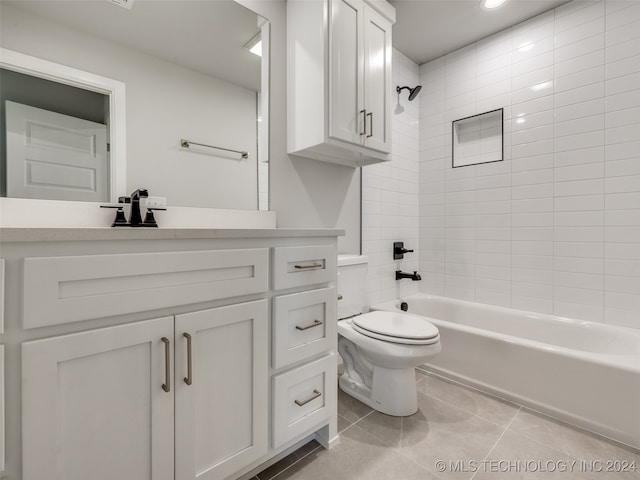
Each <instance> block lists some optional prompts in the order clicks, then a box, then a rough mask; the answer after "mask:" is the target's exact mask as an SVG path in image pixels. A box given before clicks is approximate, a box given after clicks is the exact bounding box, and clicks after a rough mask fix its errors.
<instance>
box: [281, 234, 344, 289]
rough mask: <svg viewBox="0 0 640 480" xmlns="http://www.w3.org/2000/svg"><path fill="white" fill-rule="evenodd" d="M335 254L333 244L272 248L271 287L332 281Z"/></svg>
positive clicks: (334, 271)
mask: <svg viewBox="0 0 640 480" xmlns="http://www.w3.org/2000/svg"><path fill="white" fill-rule="evenodd" d="M336 262H337V254H336V249H335V246H333V245H314V246H308V247H278V248H274V249H273V287H274V289H276V290H280V289H283V288H292V287H301V286H305V285H314V284H318V283H326V282H332V281H334V280H335V278H336Z"/></svg>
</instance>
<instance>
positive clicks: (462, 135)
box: [451, 108, 504, 168]
mask: <svg viewBox="0 0 640 480" xmlns="http://www.w3.org/2000/svg"><path fill="white" fill-rule="evenodd" d="M451 125H452V135H453V157H452V158H453V162H452V166H453V168H456V167H466V166H469V165H478V164H480V163H490V162H500V161H502V160H503V155H502V152H503V145H504V142H503V135H502V134H503V131H502V128H503V109H502V108H500V109H498V110H492V111H490V112H486V113H481V114H479V115H473V116H472V117H466V118H461V119H460V120H454V121H453V122H452V124H451Z"/></svg>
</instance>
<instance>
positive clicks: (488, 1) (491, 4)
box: [481, 0, 507, 10]
mask: <svg viewBox="0 0 640 480" xmlns="http://www.w3.org/2000/svg"><path fill="white" fill-rule="evenodd" d="M505 3H507V0H482V1H481V4H482V7H483V8H486V9H487V10H492V9H494V8H498V7H501V6H502V5H504V4H505Z"/></svg>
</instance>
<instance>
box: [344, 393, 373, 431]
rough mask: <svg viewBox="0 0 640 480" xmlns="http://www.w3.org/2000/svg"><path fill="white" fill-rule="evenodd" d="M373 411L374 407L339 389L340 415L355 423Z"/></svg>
mask: <svg viewBox="0 0 640 480" xmlns="http://www.w3.org/2000/svg"><path fill="white" fill-rule="evenodd" d="M371 412H373V408H371V407H369V406H367V405H365V404H364V403H362V402H361V401H359V400H356V399H355V398H353V397H351V396H349V395H347V394H346V393H344V392H343V391H342V390H340V389H338V414H339V415H340V416H342V417H344V418H345V419H346V420H348V421H350V422H352V423H355V422H357V421H358V420H360V419H361V418H362V417H364V416H365V415H368V414H370V413H371Z"/></svg>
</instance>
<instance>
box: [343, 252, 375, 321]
mask: <svg viewBox="0 0 640 480" xmlns="http://www.w3.org/2000/svg"><path fill="white" fill-rule="evenodd" d="M368 261H369V259H368V258H367V257H366V256H365V255H338V285H337V287H338V288H337V290H338V319H341V318H347V317H352V316H354V315H358V314H359V313H363V310H364V307H365V302H366V298H365V296H366V283H367V264H368Z"/></svg>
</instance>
